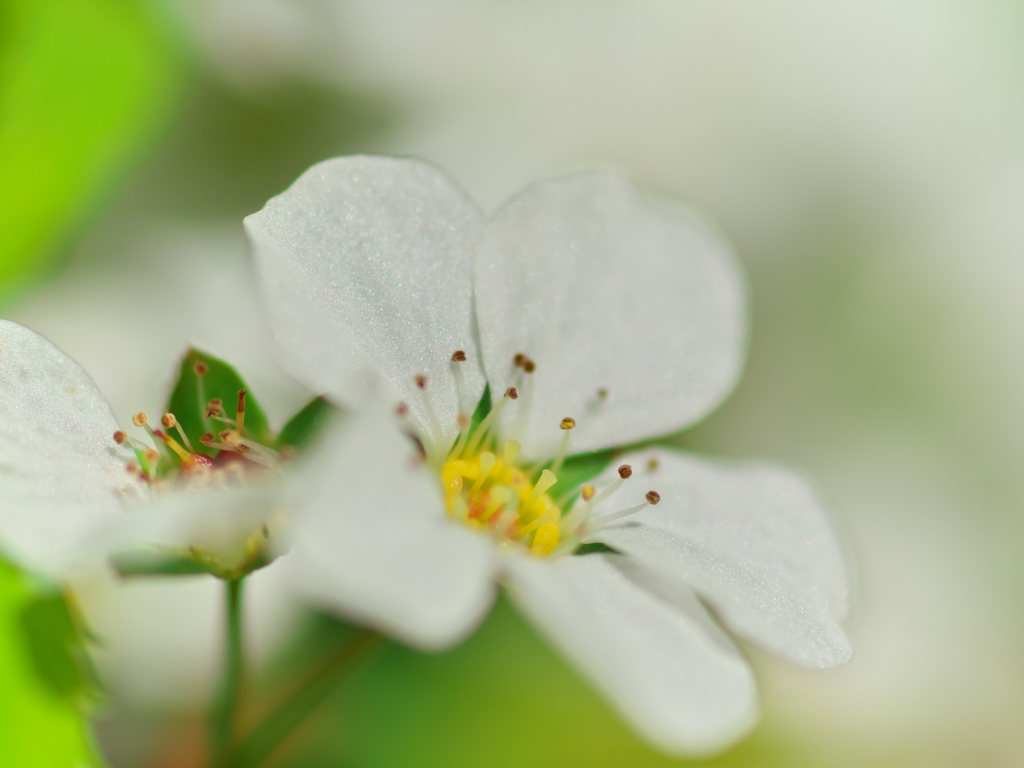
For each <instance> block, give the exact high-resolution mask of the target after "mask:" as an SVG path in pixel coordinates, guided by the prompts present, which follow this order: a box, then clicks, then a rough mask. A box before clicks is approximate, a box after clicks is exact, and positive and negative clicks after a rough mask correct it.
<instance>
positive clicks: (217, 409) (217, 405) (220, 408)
mask: <svg viewBox="0 0 1024 768" xmlns="http://www.w3.org/2000/svg"><path fill="white" fill-rule="evenodd" d="M223 412H224V401H223V400H221V399H220V398H219V397H215V398H213V400H211V401H210V402H209V403H207V404H206V413H204V414H203V418H204V419H208V418H210V417H211V416H215V415H220V414H221V413H223Z"/></svg>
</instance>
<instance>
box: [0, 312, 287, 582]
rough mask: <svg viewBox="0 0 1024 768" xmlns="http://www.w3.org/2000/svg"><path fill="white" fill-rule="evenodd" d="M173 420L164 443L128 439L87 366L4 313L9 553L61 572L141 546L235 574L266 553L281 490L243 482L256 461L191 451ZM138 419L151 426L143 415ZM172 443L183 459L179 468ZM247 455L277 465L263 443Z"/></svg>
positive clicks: (1, 446)
mask: <svg viewBox="0 0 1024 768" xmlns="http://www.w3.org/2000/svg"><path fill="white" fill-rule="evenodd" d="M165 420H166V423H165V425H164V427H165V429H164V430H159V426H160V425H158V431H157V432H155V434H156V438H154V439H155V442H156V447H157V448H160V451H157V450H155V448H154V446H146V445H144V444H143V443H142V441H140V440H137V439H136V438H133V437H130V436H128V434H127V433H126V432H124V431H123V430H121V429H120V428H119V426H118V424H117V422H116V420H115V419H114V415H113V413H112V412H111V410H110V406H109V405H108V404H107V401H106V400H105V399H104V398H103V396H102V395H101V394H100V392H99V390H98V389H97V387H96V385H95V383H94V382H93V381H92V379H90V378H89V375H88V374H87V373H86V372H85V371H84V370H83V369H82V368H81V366H79V365H78V364H77V363H76V362H75V361H74V360H72V359H71V358H69V357H68V356H67V355H65V354H64V353H63V352H61V351H60V350H59V349H57V347H56V346H54V345H53V344H52V343H50V342H49V341H47V340H46V339H45V338H43V337H42V336H40V335H39V334H37V333H34V332H33V331H30V330H29V329H27V328H25V327H23V326H21V325H18V324H17V323H13V322H10V321H7V320H0V498H2V499H3V502H2V504H0V552H2V553H3V554H4V555H5V556H7V557H9V558H11V559H12V560H14V561H15V562H17V563H18V564H19V565H21V566H23V567H24V568H27V569H29V570H32V571H35V572H38V573H42V574H46V575H49V576H54V577H61V576H63V575H64V574H66V572H67V571H69V570H71V569H73V568H75V567H77V566H80V565H84V564H85V563H87V562H88V561H89V560H90V559H93V558H96V557H99V556H101V555H104V554H106V553H108V552H110V551H113V550H117V549H119V548H125V547H129V546H131V545H134V544H137V543H146V544H154V545H165V546H167V547H169V548H170V549H171V551H183V552H185V553H186V554H187V555H188V556H189V557H196V558H197V559H198V560H200V561H204V562H206V563H207V564H208V565H209V566H210V567H211V568H214V569H222V570H225V571H231V570H232V569H237V568H242V569H244V568H246V567H247V566H248V565H250V564H253V563H254V562H255V561H257V560H262V559H263V556H264V554H265V553H264V549H266V548H267V546H268V545H267V544H266V542H265V538H266V536H265V535H264V533H265V532H266V531H267V529H266V528H265V527H264V524H265V523H268V522H273V521H274V515H275V514H276V512H275V510H276V509H277V508H278V504H279V499H278V490H279V489H278V487H277V486H276V485H270V486H265V485H264V486H255V485H254V487H252V488H245V487H240V486H245V485H246V483H244V482H236V480H238V479H239V478H237V474H238V472H239V471H241V472H243V473H244V472H246V471H247V470H246V469H244V466H250V467H251V466H252V463H251V462H248V461H247V462H243V463H239V464H236V465H235V466H228V463H227V462H217V464H215V463H214V462H213V461H211V460H210V459H208V458H207V457H205V456H202V455H200V454H198V453H193V452H191V450H188V451H186V450H185V449H184V448H183V445H182V444H183V443H184V444H185V445H188V442H187V436H181V435H177V436H176V437H175V433H176V432H177V429H176V427H175V426H174V423H173V420H170V419H169V417H165ZM136 422H137V423H136V427H139V428H142V427H143V426H146V427H148V424H144V423H143V422H144V419H143V415H142V414H139V415H138V416H137V417H136ZM167 424H170V427H169V428H168V427H167ZM222 426H223V425H222ZM243 426H244V425H243ZM163 433H167V434H166V439H165V440H162V439H160V437H159V436H160V434H163ZM198 438H199V435H192V439H193V440H196V439H198ZM231 439H232V440H233V439H234V438H233V436H232V437H231ZM241 442H251V441H249V440H248V439H246V438H241ZM133 445H134V446H135V447H136V448H137V449H138V450H137V451H136V450H132V448H131V447H132V446H133ZM191 447H192V446H189V448H190V449H191ZM172 448H173V449H174V451H180V452H182V455H183V456H184V458H183V459H182V460H181V461H180V466H179V460H178V459H177V458H173V457H174V455H175V454H173V453H172ZM256 453H262V454H264V455H262V456H256V455H255V454H256ZM139 454H142V456H141V457H140V455H139ZM147 454H148V455H147ZM185 454H187V456H186V455H185ZM227 455H230V456H235V457H236V458H238V456H239V454H237V453H231V452H229V453H228V454H227ZM247 455H249V456H252V457H253V458H256V459H257V460H260V461H263V463H265V464H272V463H273V462H272V461H270V460H268V459H267V457H268V456H269V455H270V454H268V453H267V449H265V448H261V447H259V446H254V448H253V453H251V454H248V452H247ZM172 464H173V465H174V468H173V469H171V470H170V471H169V472H162V471H160V467H165V468H166V467H168V466H170V465H172ZM189 550H194V551H189ZM266 554H269V552H267V553H266Z"/></svg>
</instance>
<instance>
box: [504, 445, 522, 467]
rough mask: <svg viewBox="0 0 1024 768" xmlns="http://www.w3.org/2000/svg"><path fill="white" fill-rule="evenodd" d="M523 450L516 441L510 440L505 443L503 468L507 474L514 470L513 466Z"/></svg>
mask: <svg viewBox="0 0 1024 768" xmlns="http://www.w3.org/2000/svg"><path fill="white" fill-rule="evenodd" d="M522 449H523V446H521V445H520V444H519V443H517V442H516V441H515V440H509V441H507V442H506V443H505V453H504V455H503V456H502V458H501V468H502V469H503V470H505V472H506V473H507V472H508V471H509V470H510V469H512V465H513V464H515V460H516V457H517V456H518V455H519V451H521V450H522Z"/></svg>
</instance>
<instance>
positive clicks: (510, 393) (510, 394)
mask: <svg viewBox="0 0 1024 768" xmlns="http://www.w3.org/2000/svg"><path fill="white" fill-rule="evenodd" d="M505 397H507V398H508V399H509V400H518V399H519V393H518V392H517V391H516V388H515V387H509V388H508V389H506V390H505Z"/></svg>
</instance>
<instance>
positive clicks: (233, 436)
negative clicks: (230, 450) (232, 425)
mask: <svg viewBox="0 0 1024 768" xmlns="http://www.w3.org/2000/svg"><path fill="white" fill-rule="evenodd" d="M217 437H219V438H220V441H221V442H222V443H227V444H228V445H232V446H233V445H235V444H236V443H237V442H238V433H237V432H235V430H233V429H225V430H224V431H223V432H221V433H220V434H218V435H217Z"/></svg>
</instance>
